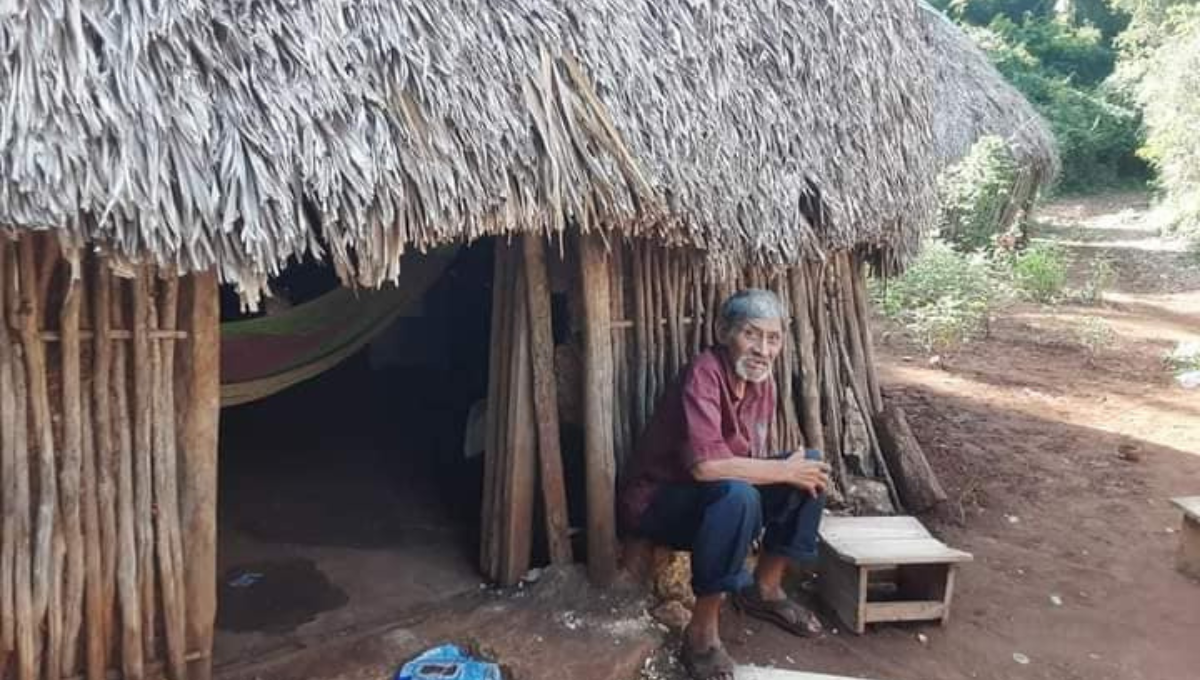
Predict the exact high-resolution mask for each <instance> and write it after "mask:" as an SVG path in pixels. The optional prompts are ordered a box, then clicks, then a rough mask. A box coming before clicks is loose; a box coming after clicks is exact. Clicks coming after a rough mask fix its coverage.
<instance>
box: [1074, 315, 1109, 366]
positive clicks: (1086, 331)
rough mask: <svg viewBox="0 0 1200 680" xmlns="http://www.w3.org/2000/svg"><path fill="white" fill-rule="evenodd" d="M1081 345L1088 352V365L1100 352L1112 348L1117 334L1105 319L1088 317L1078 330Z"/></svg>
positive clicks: (1077, 335)
mask: <svg viewBox="0 0 1200 680" xmlns="http://www.w3.org/2000/svg"><path fill="white" fill-rule="evenodd" d="M1076 337H1077V338H1078V339H1079V344H1081V345H1083V348H1084V349H1085V350H1087V354H1088V363H1091V362H1093V361H1095V359H1096V355H1097V354H1099V353H1100V350H1102V349H1105V348H1107V347H1110V346H1112V344H1113V342H1114V341H1115V340H1116V333H1115V332H1114V331H1113V329H1112V326H1109V325H1108V324H1107V323H1105V321H1104V320H1103V319H1099V318H1097V317H1094V316H1089V317H1086V318H1085V319H1084V320H1083V321H1082V322H1081V323H1080V324H1079V327H1078V328H1077V329H1076Z"/></svg>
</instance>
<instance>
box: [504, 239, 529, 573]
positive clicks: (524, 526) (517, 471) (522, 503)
mask: <svg viewBox="0 0 1200 680" xmlns="http://www.w3.org/2000/svg"><path fill="white" fill-rule="evenodd" d="M513 263H514V264H515V267H514V268H513V276H514V279H515V280H514V282H513V307H512V317H513V318H512V343H511V344H510V348H511V350H512V353H511V354H510V355H509V356H508V357H507V358H506V359H507V361H508V362H509V364H510V366H511V368H510V371H511V372H510V375H509V382H508V386H507V388H506V389H507V396H506V398H505V400H504V402H503V403H505V404H507V413H508V416H507V421H508V432H507V437H506V441H505V442H504V445H503V446H504V450H506V458H507V465H506V466H505V468H504V472H505V483H504V488H503V492H502V497H503V498H504V504H503V506H502V507H501V508H500V513H501V517H502V518H503V519H502V523H501V555H502V559H501V564H500V583H501V584H502V585H513V584H515V583H517V582H518V581H520V580H521V578H522V577H523V576H525V573H526V572H528V571H529V563H530V559H531V557H532V549H533V536H532V534H533V500H534V486H535V484H536V483H537V452H536V447H537V434H536V424H535V420H536V418H535V416H534V403H533V360H532V357H531V355H530V337H529V336H530V333H529V305H528V296H527V293H526V290H525V288H526V286H525V277H524V275H523V273H522V268H523V258H522V257H521V252H520V251H519V250H516V249H514V250H513ZM502 360H504V359H502Z"/></svg>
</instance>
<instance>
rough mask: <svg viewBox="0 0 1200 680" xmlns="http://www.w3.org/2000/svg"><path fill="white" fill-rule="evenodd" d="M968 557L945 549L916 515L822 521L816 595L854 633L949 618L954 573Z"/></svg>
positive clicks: (953, 550) (968, 559) (841, 518)
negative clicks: (892, 623) (890, 623)
mask: <svg viewBox="0 0 1200 680" xmlns="http://www.w3.org/2000/svg"><path fill="white" fill-rule="evenodd" d="M971 559H972V557H971V554H970V553H966V552H963V551H961V550H955V549H953V548H950V547H947V546H946V545H945V544H944V543H942V542H941V541H939V540H937V539H936V538H934V537H933V536H931V535H929V532H928V531H927V530H926V529H925V527H924V526H922V525H921V523H920V522H918V521H917V520H916V519H915V518H913V517H826V518H824V519H822V520H821V561H820V579H819V580H818V581H817V588H818V592H819V593H820V595H821V597H822V599H824V600H825V602H826V603H827V604H828V605H829V606H830V608H832V609H833V610H834V611H835V612H837V615H838V617H839V618H840V619H842V622H843V623H845V624H846V625H847V626H849V627H850V629H851V630H853V631H854V632H855V633H858V634H860V635H861V634H862V633H863V632H865V631H866V628H867V624H868V623H879V622H885V621H941V622H942V625H945V624H946V622H947V621H949V620H950V599H951V597H952V595H953V594H954V572H955V570H956V568H957V565H958V563H960V562H970V561H971Z"/></svg>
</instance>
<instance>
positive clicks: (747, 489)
mask: <svg viewBox="0 0 1200 680" xmlns="http://www.w3.org/2000/svg"><path fill="white" fill-rule="evenodd" d="M709 485H710V486H709V493H710V495H709V499H710V501H709V502H710V503H720V504H722V505H723V506H726V507H727V508H728V509H729V511H730V512H735V511H740V512H742V513H746V514H750V515H753V516H755V517H757V516H758V515H759V514H761V512H762V497H761V496H760V495H759V493H758V489H756V488H754V485H753V484H749V483H747V482H742V481H737V480H722V481H719V482H710V483H709Z"/></svg>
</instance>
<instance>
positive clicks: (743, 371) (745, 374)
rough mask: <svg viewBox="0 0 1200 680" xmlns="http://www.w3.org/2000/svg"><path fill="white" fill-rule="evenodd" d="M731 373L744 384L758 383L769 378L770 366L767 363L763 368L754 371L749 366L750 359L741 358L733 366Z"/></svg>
mask: <svg viewBox="0 0 1200 680" xmlns="http://www.w3.org/2000/svg"><path fill="white" fill-rule="evenodd" d="M733 372H734V373H736V374H737V377H739V378H741V379H742V380H745V381H746V382H752V383H760V382H763V381H765V380H766V379H767V378H770V377H771V364H769V363H767V364H766V365H765V366H764V367H763V368H761V369H756V368H752V367H751V366H750V357H742V358H741V359H738V360H737V363H735V364H734V365H733Z"/></svg>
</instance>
